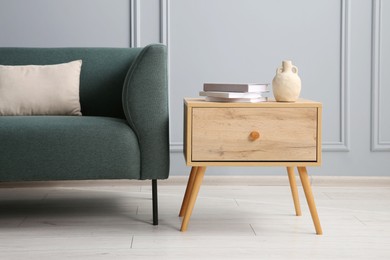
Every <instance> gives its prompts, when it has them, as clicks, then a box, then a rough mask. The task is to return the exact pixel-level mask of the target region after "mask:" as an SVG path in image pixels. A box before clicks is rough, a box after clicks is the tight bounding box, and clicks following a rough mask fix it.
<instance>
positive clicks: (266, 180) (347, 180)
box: [0, 176, 390, 188]
mask: <svg viewBox="0 0 390 260" xmlns="http://www.w3.org/2000/svg"><path fill="white" fill-rule="evenodd" d="M297 179H298V177H297ZM187 180H188V177H187V176H171V177H169V179H167V180H160V181H158V185H173V186H175V185H183V186H185V185H187ZM310 181H311V183H312V185H313V186H322V187H354V186H355V187H390V177H366V176H364V177H360V176H359V177H356V176H349V177H347V176H310ZM297 184H298V185H300V181H299V180H297ZM137 185H138V186H141V185H142V186H146V185H151V183H150V181H138V180H87V181H34V182H0V188H24V187H26V188H27V187H84V186H137ZM203 185H211V186H286V185H289V182H288V178H287V176H205V178H204V180H203Z"/></svg>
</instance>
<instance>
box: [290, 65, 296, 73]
mask: <svg viewBox="0 0 390 260" xmlns="http://www.w3.org/2000/svg"><path fill="white" fill-rule="evenodd" d="M291 71H292V72H293V73H295V74H298V68H297V67H295V66H292V68H291Z"/></svg>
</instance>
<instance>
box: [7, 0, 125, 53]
mask: <svg viewBox="0 0 390 260" xmlns="http://www.w3.org/2000/svg"><path fill="white" fill-rule="evenodd" d="M113 3H114V4H113ZM129 10H130V4H129V1H128V0H115V1H109V0H34V1H31V0H0V46H14V47H62V46H65V47H80V46H90V47H98V46H103V47H128V46H129V44H130V18H129V15H130V14H129Z"/></svg>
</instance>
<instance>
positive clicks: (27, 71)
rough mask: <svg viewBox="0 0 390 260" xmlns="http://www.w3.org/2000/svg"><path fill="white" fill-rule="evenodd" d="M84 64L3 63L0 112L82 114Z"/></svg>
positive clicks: (73, 62)
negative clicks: (8, 64)
mask: <svg viewBox="0 0 390 260" xmlns="http://www.w3.org/2000/svg"><path fill="white" fill-rule="evenodd" d="M81 64H82V61H81V60H76V61H72V62H68V63H62V64H55V65H25V66H6V65H0V115H3V116H11V115H12V116H14V115H81V107H80V95H79V93H80V89H79V88H80V87H79V85H80V71H81Z"/></svg>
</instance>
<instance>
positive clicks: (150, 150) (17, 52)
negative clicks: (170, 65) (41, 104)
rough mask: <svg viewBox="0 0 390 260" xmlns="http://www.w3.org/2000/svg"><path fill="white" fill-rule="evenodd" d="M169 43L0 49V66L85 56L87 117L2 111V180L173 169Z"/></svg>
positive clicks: (142, 174) (162, 175)
mask: <svg viewBox="0 0 390 260" xmlns="http://www.w3.org/2000/svg"><path fill="white" fill-rule="evenodd" d="M166 52H167V51H166V47H165V46H164V45H161V44H153V45H149V46H146V47H144V48H0V64H1V65H30V64H34V65H48V64H59V63H65V62H69V61H72V60H78V59H81V60H82V62H83V64H82V68H81V74H80V104H81V112H82V116H0V181H1V182H15V181H52V180H91V179H136V180H152V198H153V199H152V201H153V203H152V204H153V224H154V225H157V224H158V215H157V180H158V179H166V178H168V175H169V127H168V124H169V123H168V119H169V118H168V83H167V76H168V75H167V53H166Z"/></svg>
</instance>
